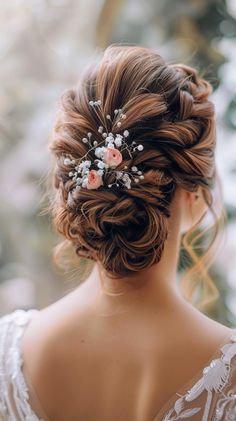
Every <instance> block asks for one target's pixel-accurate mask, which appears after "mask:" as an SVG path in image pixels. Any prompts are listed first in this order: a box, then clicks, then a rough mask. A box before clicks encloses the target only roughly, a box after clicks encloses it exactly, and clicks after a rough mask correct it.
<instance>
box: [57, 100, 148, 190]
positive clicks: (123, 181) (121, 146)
mask: <svg viewBox="0 0 236 421" xmlns="http://www.w3.org/2000/svg"><path fill="white" fill-rule="evenodd" d="M89 105H91V106H92V107H93V108H94V110H95V111H96V112H97V110H96V108H98V107H100V106H101V101H100V100H98V101H89ZM114 118H117V122H116V125H117V127H121V125H122V122H121V120H123V119H125V118H126V115H125V114H123V113H122V109H118V110H114ZM106 119H107V120H110V121H112V123H113V120H112V118H111V116H110V114H108V115H106ZM104 130H105V129H104V127H103V126H99V128H98V133H100V134H101V136H102V140H101V142H98V141H97V140H94V141H92V133H90V132H88V133H87V137H84V138H83V139H82V142H83V143H87V144H88V145H89V147H90V148H89V150H88V151H87V152H86V154H85V155H84V156H82V157H81V158H80V159H79V162H76V160H75V159H71V158H69V157H64V164H65V165H68V166H69V167H71V165H72V166H73V168H70V169H69V177H71V178H72V180H73V181H75V182H76V187H75V188H74V189H73V190H80V188H81V187H85V188H87V189H97V188H99V187H100V186H102V185H104V179H103V176H104V174H107V173H114V174H115V175H116V180H115V182H114V183H112V184H108V187H109V188H111V187H112V186H113V185H115V186H117V187H122V186H125V187H127V188H128V189H130V188H131V182H132V179H133V181H134V182H135V183H138V182H139V179H143V178H144V175H143V173H142V171H140V170H139V169H138V168H137V166H132V167H131V172H129V171H126V170H127V165H125V166H124V170H120V171H117V170H115V168H116V167H117V166H118V165H119V164H120V163H121V162H122V161H123V156H122V151H123V150H127V151H128V153H129V155H130V157H131V158H133V156H132V153H131V152H134V151H142V150H143V145H137V144H136V142H135V141H133V142H132V143H131V145H128V144H127V143H126V138H127V137H128V136H129V131H128V130H124V131H123V134H116V135H114V134H113V133H111V132H110V133H109V132H108V129H107V127H106V131H104ZM104 142H105V146H100V145H102V144H104ZM92 150H94V153H95V156H96V157H97V159H95V160H94V161H93V164H95V165H96V167H97V169H90V167H91V165H92V161H91V160H89V159H86V157H87V155H88V153H89V152H91V151H92ZM84 158H85V159H84Z"/></svg>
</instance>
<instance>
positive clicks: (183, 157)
mask: <svg viewBox="0 0 236 421" xmlns="http://www.w3.org/2000/svg"><path fill="white" fill-rule="evenodd" d="M211 92H212V86H211V84H210V83H209V82H208V81H206V80H204V79H203V78H201V77H200V75H199V74H198V71H197V70H196V69H194V68H192V67H190V66H187V65H184V64H173V63H167V62H166V61H165V60H164V59H163V58H162V57H161V56H160V55H159V54H157V53H156V52H154V51H152V50H150V49H148V48H144V47H139V46H124V45H116V44H115V45H111V46H109V47H108V48H107V49H106V50H105V51H104V53H103V55H102V58H101V59H100V61H99V62H98V63H97V64H96V65H95V66H94V65H93V66H92V67H91V66H90V67H88V68H87V69H86V71H85V72H84V73H83V75H82V77H81V79H80V80H79V82H78V84H77V85H76V86H75V87H72V88H69V89H67V90H65V91H64V92H63V93H62V95H61V97H60V101H59V107H58V112H57V116H56V119H55V124H54V127H53V131H52V137H51V142H50V150H51V152H52V154H53V158H54V161H53V166H52V172H53V192H52V196H51V206H50V210H51V212H52V216H53V222H54V225H55V227H56V230H57V232H58V233H60V234H62V235H63V236H64V237H65V241H64V242H63V246H67V245H68V244H70V245H72V247H73V249H74V251H75V253H76V255H77V256H79V257H82V258H83V259H84V258H85V259H89V260H90V261H98V262H100V263H101V265H102V266H103V268H104V269H105V270H106V271H107V273H108V274H109V276H110V277H112V278H120V277H123V276H128V277H130V279H132V275H133V274H135V272H137V271H141V270H143V269H145V268H148V267H150V266H152V265H153V264H155V263H158V262H159V261H160V259H161V256H162V252H163V249H164V245H165V241H166V238H167V235H168V224H167V220H168V217H169V216H170V204H171V201H172V198H173V196H174V193H175V191H176V188H177V186H181V187H183V188H184V189H187V190H189V191H196V190H197V188H198V187H199V186H201V187H202V190H203V192H204V198H205V201H206V203H207V205H208V206H209V208H210V209H212V203H213V197H212V188H213V186H214V183H215V179H216V170H215V159H214V150H215V142H216V133H215V111H214V105H213V103H212V102H211V101H210V100H209V95H210V94H211ZM98 99H100V100H101V103H102V105H101V107H100V111H99V112H95V111H94V109H93V108H92V107H91V106H90V105H89V101H91V100H93V101H96V100H98ZM114 109H122V112H123V113H124V114H125V115H126V119H125V120H123V122H122V127H121V128H118V127H117V125H115V124H114V125H113V124H112V121H109V120H107V119H106V115H107V114H110V115H112V113H113V111H114ZM107 125H108V131H109V132H113V133H114V134H116V133H119V132H120V130H122V131H123V130H126V129H128V130H129V133H130V136H129V139H128V140H127V142H132V141H133V140H135V141H136V143H137V144H142V145H143V146H144V150H143V151H142V152H141V153H140V152H139V153H137V154H136V155H135V154H134V156H133V158H132V159H131V158H130V156H129V155H128V154H127V155H125V154H124V155H123V162H122V163H121V164H120V165H119V166H118V167H117V170H119V169H122V168H123V166H124V165H127V167H128V168H130V167H131V166H134V165H138V166H139V168H140V169H141V170H142V172H143V174H144V179H143V180H140V182H139V183H137V184H135V185H133V186H132V188H131V189H121V188H118V189H109V188H107V187H106V185H108V184H109V183H112V182H113V181H114V179H113V177H114V175H113V174H107V175H106V177H107V178H106V179H105V185H103V186H100V187H99V188H98V189H96V190H88V189H86V188H81V189H80V190H73V191H72V189H73V187H74V184H75V181H73V180H71V178H70V177H69V176H68V167H67V166H66V165H65V164H64V158H63V157H64V156H65V155H68V154H69V155H70V156H71V157H74V158H75V159H79V158H80V157H82V156H84V154H86V153H87V152H88V146H87V145H86V144H84V143H83V142H82V141H81V140H82V138H84V137H85V136H86V135H87V133H88V132H91V133H92V135H93V139H96V138H97V137H98V127H99V126H105V127H106V126H107ZM98 140H99V141H100V137H99V139H98ZM87 157H88V159H91V160H92V161H93V160H94V158H95V156H94V151H91V152H89V153H88V155H87ZM194 228H196V227H194ZM191 233H192V232H191ZM188 238H189V233H188V235H187V236H185V238H184V241H183V244H184V246H185V248H186V249H187V251H188V253H189V256H190V257H191V260H192V263H194V264H195V266H194V267H195V268H196V267H198V268H200V269H201V271H202V277H203V278H205V280H206V282H207V283H208V284H209V285H210V288H211V290H212V291H213V293H215V292H216V289H215V287H214V285H213V283H211V281H210V279H209V276H208V275H207V273H206V270H205V269H204V268H206V266H205V264H206V262H205V261H204V259H205V258H204V256H202V257H197V254H196V253H195V252H194V250H193V247H192V246H190V243H189V242H188V241H187V239H188ZM197 239H199V232H198V237H197ZM190 242H191V243H194V240H193V237H192V236H190ZM59 248H60V254H61V251H62V250H63V247H61V245H60V246H59ZM57 256H58V247H57ZM203 262H204V264H203ZM192 272H193V269H192ZM190 290H191V288H190V289H189V291H190ZM192 294H193V290H191V294H190V293H189V295H191V297H188V299H190V298H192Z"/></svg>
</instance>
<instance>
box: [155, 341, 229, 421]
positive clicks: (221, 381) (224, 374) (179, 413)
mask: <svg viewBox="0 0 236 421" xmlns="http://www.w3.org/2000/svg"><path fill="white" fill-rule="evenodd" d="M229 341H232V343H227V344H225V345H224V346H222V347H221V348H220V350H221V351H222V355H221V357H219V358H215V359H213V360H212V361H211V363H210V364H209V365H208V366H206V367H205V368H204V369H203V371H202V372H203V376H202V377H201V378H200V379H199V380H198V381H197V382H196V383H195V384H194V385H193V386H192V388H191V389H190V390H188V392H187V393H186V394H184V395H183V396H181V397H180V398H179V399H177V400H176V402H175V404H174V408H171V409H170V410H169V411H168V412H167V413H166V414H165V416H164V418H163V421H176V420H179V419H183V418H190V417H192V416H193V415H195V414H196V413H198V412H199V411H200V410H201V409H203V408H202V407H199V406H198V407H195V408H191V409H184V406H185V405H186V403H187V402H191V401H193V400H195V399H197V398H198V397H199V396H200V395H201V394H202V393H203V392H204V391H206V392H207V399H206V403H205V407H204V412H203V415H202V418H201V420H202V421H208V416H209V412H210V408H211V403H212V397H213V392H216V393H219V394H221V395H223V397H222V398H220V399H219V400H218V402H217V406H216V410H215V415H214V419H213V420H212V421H220V420H223V418H222V416H223V415H225V416H227V417H226V418H224V420H227V421H231V420H232V421H233V420H234V421H235V420H236V417H235V415H236V394H235V393H233V390H232V389H231V390H230V391H229V392H228V394H227V395H225V394H224V393H222V391H223V390H224V388H225V386H226V385H227V384H228V383H229V379H230V374H231V371H230V368H231V366H230V364H231V359H232V358H233V357H234V355H236V333H235V334H232V335H231V336H230V338H229ZM221 395H220V396H221ZM229 403H230V405H229V406H228V409H227V412H226V413H225V414H224V408H225V407H226V405H228V404H229Z"/></svg>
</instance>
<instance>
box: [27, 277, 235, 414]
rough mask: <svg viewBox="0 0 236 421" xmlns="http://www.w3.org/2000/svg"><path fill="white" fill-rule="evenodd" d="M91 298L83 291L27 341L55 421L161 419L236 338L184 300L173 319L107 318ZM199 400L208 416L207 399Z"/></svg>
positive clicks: (35, 383) (41, 321)
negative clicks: (209, 364) (222, 346)
mask: <svg viewBox="0 0 236 421" xmlns="http://www.w3.org/2000/svg"><path fill="white" fill-rule="evenodd" d="M87 292H88V288H86V285H84V288H83V285H82V287H80V288H79V289H78V291H77V292H74V293H73V292H72V293H71V294H68V295H67V296H65V297H64V298H63V299H61V300H59V301H58V302H56V303H55V304H53V305H52V306H49V307H47V308H45V309H43V310H41V311H40V312H38V313H37V315H36V316H35V317H34V318H33V320H32V322H31V323H30V325H29V326H28V329H27V330H25V334H24V336H23V341H22V345H23V355H24V361H25V365H24V367H23V368H24V374H25V378H26V379H27V380H28V384H30V385H31V386H32V389H34V391H35V392H36V394H37V396H38V398H39V400H40V401H41V406H42V407H43V408H44V412H46V413H47V415H48V418H49V420H50V421H54V420H55V421H64V420H67V421H72V420H73V421H75V420H86V421H87V420H88V421H90V420H91V421H92V420H96V421H99V420H101V421H106V420H111V419H113V420H117V421H118V420H129V421H132V420H134V421H153V420H154V419H156V420H162V419H164V414H165V413H166V411H168V410H169V409H171V404H174V403H175V401H176V399H178V397H179V396H178V395H176V393H177V392H178V393H179V392H180V391H182V392H184V391H185V392H187V390H185V388H186V386H187V384H189V385H190V387H191V386H192V385H193V384H194V381H193V380H194V379H195V380H198V379H199V378H200V377H201V373H202V369H203V368H204V367H206V366H207V365H208V363H209V362H210V361H211V360H212V357H213V356H217V357H219V356H220V350H219V347H220V345H222V344H225V343H226V342H227V340H229V337H230V336H231V335H232V334H233V333H236V331H235V332H234V331H233V330H232V329H229V328H226V327H225V326H222V325H220V324H218V323H216V322H214V321H212V320H210V319H208V318H207V317H206V316H204V315H202V314H201V313H200V312H199V311H197V310H194V309H193V308H192V307H191V306H189V305H188V304H187V303H186V305H183V303H179V305H178V301H176V302H175V307H173V313H172V314H168V315H165V314H164V312H163V313H161V310H160V312H159V313H158V311H157V312H156V314H155V313H154V312H151V311H150V312H149V313H146V314H145V313H144V312H143V311H142V309H140V311H139V314H138V312H137V311H135V312H134V313H133V314H132V312H127V311H124V312H119V313H117V314H116V315H109V317H108V314H109V312H110V313H111V311H110V310H111V309H108V308H107V309H105V307H104V308H102V307H99V305H98V306H97V307H91V306H89V305H87V304H85V303H86V294H87ZM102 311H103V313H102ZM105 314H107V316H104V315H105ZM234 352H235V354H236V344H235V345H234ZM234 369H236V357H235V358H234ZM218 374H219V373H218ZM235 375H236V374H234V376H235ZM29 380H30V381H29ZM225 380H226V379H225ZM223 381H224V379H223V378H222V382H223ZM233 387H234V389H235V390H234V392H236V382H235V377H234V384H233ZM201 393H202V391H201ZM199 394H200V393H199ZM30 396H31V399H32V401H31V404H32V407H33V408H35V410H36V409H37V410H38V411H40V409H39V408H40V404H37V402H36V400H33V394H32V395H31V394H30ZM198 399H199V398H198ZM200 400H202V402H201V405H202V410H203V408H204V405H205V400H206V396H204V394H202V395H201V396H200ZM194 403H195V402H194ZM194 408H195V406H194ZM37 410H36V413H38V414H39V415H40V412H37ZM41 415H42V418H43V414H41ZM195 417H196V418H194V417H193V420H195V419H196V420H199V419H201V418H199V413H198V414H196V415H195ZM167 419H169V418H167ZM170 419H172V418H170ZM173 419H178V418H173ZM206 419H211V418H206ZM219 419H220V418H219Z"/></svg>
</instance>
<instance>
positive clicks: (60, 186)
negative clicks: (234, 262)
mask: <svg viewBox="0 0 236 421" xmlns="http://www.w3.org/2000/svg"><path fill="white" fill-rule="evenodd" d="M211 91H212V87H211V85H210V83H209V82H207V81H206V80H204V79H202V78H200V76H199V75H198V73H197V71H196V70H195V69H193V68H191V67H188V66H186V65H183V64H167V63H166V62H165V61H164V60H163V58H161V57H160V56H159V55H158V54H157V53H155V52H153V51H151V50H149V49H146V48H143V47H137V46H135V47H134V46H122V45H112V46H110V47H108V48H107V49H106V50H105V52H104V54H103V56H102V58H101V60H100V61H99V63H98V64H97V66H95V67H94V68H92V69H91V68H90V70H87V71H86V72H85V73H84V75H83V78H82V80H81V81H80V82H79V84H78V86H76V87H75V88H73V89H68V90H66V91H65V92H64V93H63V95H62V96H61V101H60V104H59V110H58V113H57V116H56V121H55V125H54V130H53V134H52V140H51V144H50V150H51V152H52V154H53V157H54V164H53V167H52V172H53V185H54V189H53V196H52V197H51V206H50V210H51V211H52V215H53V221H54V224H55V227H56V229H57V231H58V232H59V233H60V234H63V235H64V236H65V243H64V246H66V247H67V245H68V244H69V245H72V246H73V250H74V251H75V253H76V255H77V256H79V257H83V258H86V259H87V260H84V259H83V262H84V261H90V262H93V266H92V270H91V271H90V273H89V275H88V277H87V279H86V280H85V281H84V282H83V283H82V284H81V285H80V286H79V287H77V288H75V289H74V290H73V291H72V292H70V293H69V294H67V295H65V296H64V297H63V298H62V299H60V300H58V301H57V302H55V303H53V304H52V305H49V306H48V307H46V308H44V309H41V310H38V309H30V310H28V311H25V310H21V309H19V310H16V311H15V312H13V313H10V314H8V315H6V316H4V317H2V318H1V335H0V344H1V348H0V349H1V358H0V363H1V370H0V373H1V377H0V380H1V381H0V386H1V389H0V390H1V394H0V414H1V419H2V420H39V419H42V420H50V421H79V420H81V421H93V420H96V421H108V420H109V421H110V420H113V421H114V420H115V421H118V420H119V421H120V420H122V421H123V420H125V421H154V420H155V421H157V420H165V421H167V420H168V421H174V420H179V419H183V418H185V419H191V420H192V421H194V420H213V419H214V420H233V419H236V329H233V328H229V327H226V326H224V325H221V324H220V323H218V322H216V321H214V320H212V319H210V318H209V317H207V316H206V315H205V314H203V312H201V311H199V309H198V308H196V307H195V306H194V305H192V304H191V302H190V300H189V299H187V297H188V296H190V295H191V294H188V293H187V292H186V294H185V295H186V296H185V297H184V296H183V295H182V294H181V293H180V291H179V288H178V286H177V264H178V260H179V254H180V245H181V238H182V236H183V234H184V239H185V240H184V243H186V244H188V243H187V242H186V238H187V237H186V234H189V233H192V231H193V230H195V229H196V228H197V227H198V226H199V224H200V222H201V221H202V220H203V217H204V215H206V214H207V213H208V211H212V212H213V213H214V206H213V205H214V203H213V188H214V183H215V180H216V171H215V160H214V150H215V140H216V134H215V113H214V106H213V104H212V102H211V101H210V100H209V98H208V97H209V94H210V93H211ZM187 247H188V251H189V254H190V256H191V257H192V260H195V259H196V255H195V254H194V252H193V250H191V249H190V248H189V246H187ZM61 251H63V249H61ZM64 251H65V250H64ZM203 261H204V257H203V256H202V257H201V259H200V260H199V262H200V263H199V267H201V268H202V276H204V277H205V278H202V279H203V281H204V282H205V285H207V283H208V286H210V285H211V284H210V280H209V277H208V276H207V274H206V271H205V270H204V267H203V264H202V262H203ZM191 279H192V281H191V282H193V283H194V282H195V280H196V278H193V277H192V278H191ZM191 282H190V281H188V283H187V285H188V287H189V290H191V289H192V290H193V289H194V288H192V286H193V285H192V284H191ZM191 285H192V286H191ZM190 286H191V287H190ZM185 291H186V290H185ZM29 322H30V323H29ZM26 326H27V329H26Z"/></svg>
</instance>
